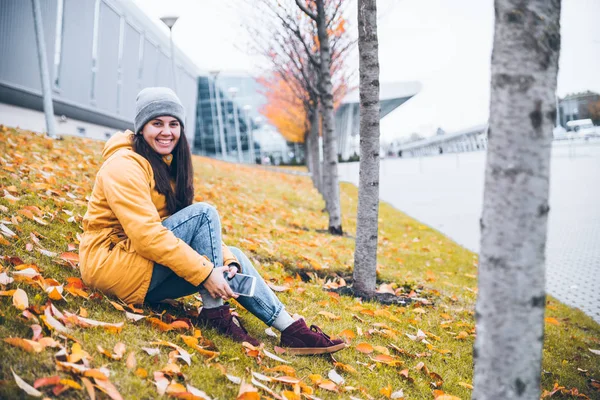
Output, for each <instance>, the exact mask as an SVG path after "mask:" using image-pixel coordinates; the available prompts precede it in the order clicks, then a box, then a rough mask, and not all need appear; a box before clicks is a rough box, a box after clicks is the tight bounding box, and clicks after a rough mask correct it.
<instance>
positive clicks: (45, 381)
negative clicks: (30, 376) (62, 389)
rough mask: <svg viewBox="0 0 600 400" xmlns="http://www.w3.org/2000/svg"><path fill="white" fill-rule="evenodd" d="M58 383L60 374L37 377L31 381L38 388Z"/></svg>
mask: <svg viewBox="0 0 600 400" xmlns="http://www.w3.org/2000/svg"><path fill="white" fill-rule="evenodd" d="M59 383H60V376H58V375H55V376H47V377H45V378H38V379H36V380H35V382H33V387H34V388H36V389H38V388H41V387H44V386H54V385H58V384H59Z"/></svg>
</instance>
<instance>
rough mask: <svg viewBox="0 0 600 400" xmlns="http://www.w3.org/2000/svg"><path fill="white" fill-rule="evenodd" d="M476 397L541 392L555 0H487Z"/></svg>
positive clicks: (556, 32)
mask: <svg viewBox="0 0 600 400" xmlns="http://www.w3.org/2000/svg"><path fill="white" fill-rule="evenodd" d="M495 15H496V23H495V32H494V50H493V53H492V83H491V101H490V121H489V132H488V154H487V164H486V172H485V189H484V202H483V213H482V217H481V253H480V262H479V264H480V266H479V295H478V298H477V306H476V320H477V338H476V340H475V348H474V351H473V361H474V363H475V374H474V384H475V388H474V391H473V398H474V399H539V398H540V374H541V359H542V345H543V338H544V309H545V304H546V302H545V299H546V294H545V272H544V261H545V254H544V252H545V245H546V227H547V220H548V212H549V206H548V187H549V178H550V150H551V141H552V128H553V123H554V118H555V113H556V108H555V101H554V94H555V90H556V75H557V70H558V56H559V51H560V26H559V24H560V0H530V1H522V0H495Z"/></svg>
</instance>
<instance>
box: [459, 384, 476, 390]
mask: <svg viewBox="0 0 600 400" xmlns="http://www.w3.org/2000/svg"><path fill="white" fill-rule="evenodd" d="M458 384H459V385H460V386H462V387H465V388H467V389H471V390H473V385H471V384H470V383H466V382H458Z"/></svg>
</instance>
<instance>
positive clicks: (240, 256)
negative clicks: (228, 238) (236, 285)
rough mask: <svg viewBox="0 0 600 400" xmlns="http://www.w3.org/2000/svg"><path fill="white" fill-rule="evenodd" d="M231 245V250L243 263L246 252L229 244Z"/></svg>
mask: <svg viewBox="0 0 600 400" xmlns="http://www.w3.org/2000/svg"><path fill="white" fill-rule="evenodd" d="M227 247H229V250H231V252H232V253H233V255H234V256H235V258H237V259H238V261H239V262H240V263H241V262H242V258H244V257H245V256H244V253H243V252H242V251H241V250H240V249H238V248H237V247H234V246H227Z"/></svg>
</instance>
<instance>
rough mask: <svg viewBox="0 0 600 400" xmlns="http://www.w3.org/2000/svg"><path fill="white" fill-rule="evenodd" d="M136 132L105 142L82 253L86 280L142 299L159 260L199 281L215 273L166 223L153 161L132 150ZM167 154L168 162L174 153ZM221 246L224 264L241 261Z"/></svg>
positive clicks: (127, 299) (132, 298) (131, 299)
mask: <svg viewBox="0 0 600 400" xmlns="http://www.w3.org/2000/svg"><path fill="white" fill-rule="evenodd" d="M132 135H133V133H132V132H131V131H126V132H124V133H122V132H118V133H116V134H115V135H114V136H113V137H111V138H110V139H109V140H108V142H106V145H105V146H104V150H103V152H102V156H103V158H104V160H105V161H104V163H103V164H102V166H101V167H100V170H99V171H98V174H97V175H96V182H95V184H94V189H93V191H92V196H91V198H90V201H89V204H88V210H87V212H86V214H85V216H84V217H83V235H82V239H81V244H80V245H79V259H80V269H81V277H82V278H83V281H84V282H85V283H86V284H87V285H89V286H91V287H93V288H96V289H99V290H101V291H103V292H104V293H107V294H113V295H115V296H117V297H119V298H121V299H122V300H123V301H125V302H126V303H128V304H139V303H142V302H143V301H144V297H145V296H146V293H147V291H148V286H149V285H150V278H151V277H152V268H153V266H154V263H155V262H157V263H159V264H162V265H164V266H166V267H168V268H170V269H172V270H173V272H175V273H176V274H177V275H179V276H180V277H182V278H184V279H185V280H187V281H188V282H190V283H191V284H192V285H196V286H197V285H199V284H200V283H202V282H203V281H204V280H205V279H206V278H207V277H208V275H210V272H211V270H212V268H213V264H212V263H211V262H210V261H209V260H208V258H207V257H206V256H203V255H200V254H198V253H197V252H196V251H195V250H194V249H192V248H191V247H190V246H189V245H188V244H187V243H185V242H184V241H182V240H180V239H179V238H177V237H176V236H175V235H174V234H173V233H172V232H171V231H170V230H168V229H167V228H165V227H164V226H163V225H162V223H161V221H162V220H163V219H164V218H166V217H168V216H169V214H168V211H167V203H166V199H165V196H164V195H162V194H160V193H158V191H157V190H156V188H155V186H156V183H155V181H154V174H153V172H152V167H151V166H150V163H149V162H148V161H147V160H146V159H145V158H144V157H142V156H140V155H139V154H137V153H135V152H134V151H133V150H132V148H131V139H132ZM163 159H164V160H165V162H166V163H168V164H169V163H170V161H171V156H170V155H168V156H165V157H164V158H163ZM222 247H223V258H224V264H225V265H229V264H230V263H232V262H238V261H237V259H236V258H235V256H234V255H233V254H232V253H231V250H229V248H228V247H227V246H225V245H224V244H223V245H222Z"/></svg>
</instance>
